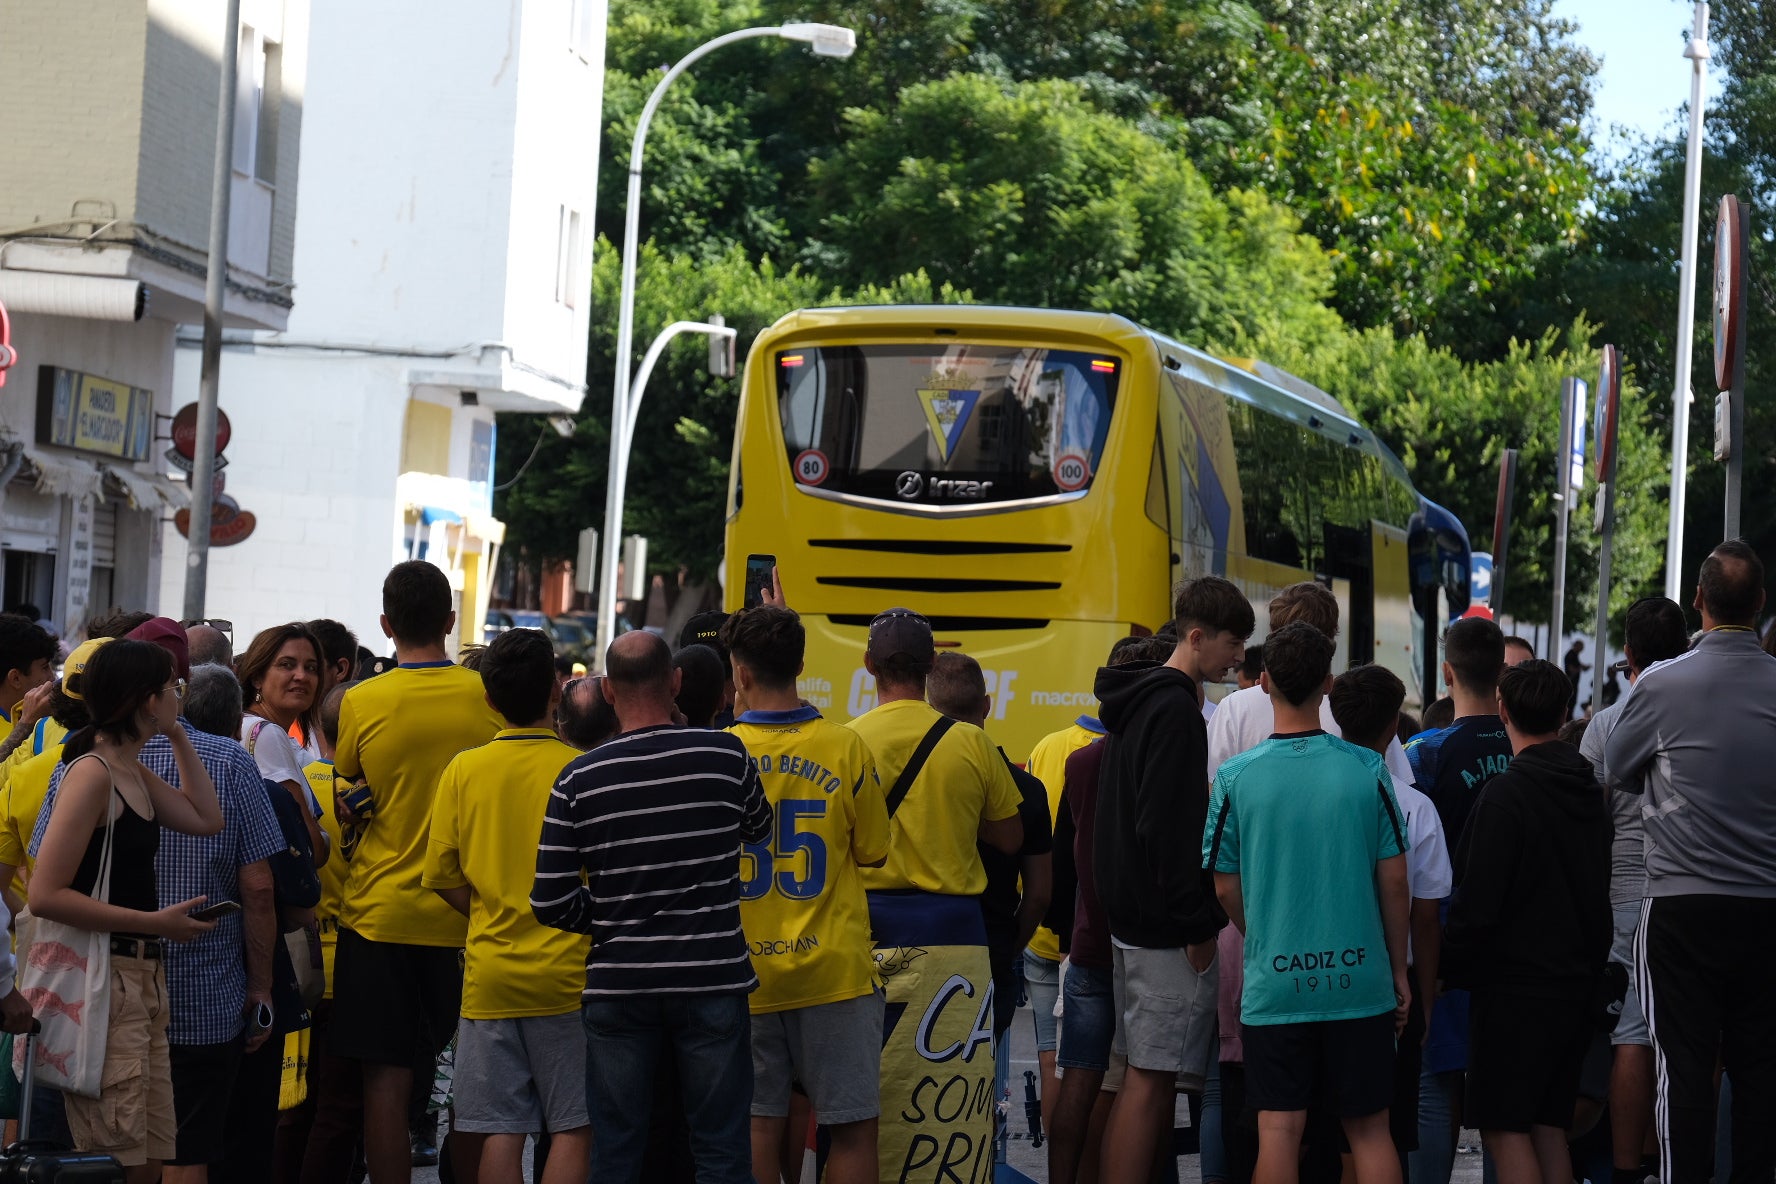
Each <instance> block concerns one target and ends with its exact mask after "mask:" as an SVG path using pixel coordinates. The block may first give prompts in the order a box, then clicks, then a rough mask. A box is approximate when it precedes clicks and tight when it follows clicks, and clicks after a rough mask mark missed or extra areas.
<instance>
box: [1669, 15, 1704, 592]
mask: <svg viewBox="0 0 1776 1184" xmlns="http://www.w3.org/2000/svg"><path fill="white" fill-rule="evenodd" d="M1709 56H1710V55H1709V49H1708V5H1707V3H1706V2H1703V3H1698V4H1697V5H1696V23H1695V27H1694V29H1693V30H1692V32H1691V35H1690V41H1689V44H1687V45H1686V46H1685V47H1684V57H1686V58H1688V59H1689V61H1690V142H1689V151H1688V154H1687V155H1686V156H1685V158H1684V212H1683V266H1682V269H1681V278H1680V279H1679V281H1678V282H1679V285H1680V286H1679V288H1678V292H1677V375H1676V379H1675V381H1674V382H1673V383H1672V391H1671V515H1670V519H1669V521H1668V522H1667V524H1666V531H1667V534H1666V538H1665V595H1666V596H1668V597H1670V598H1671V599H1672V600H1677V599H1678V595H1679V589H1678V583H1679V580H1680V577H1681V576H1682V573H1683V528H1684V499H1685V486H1686V484H1687V483H1688V481H1689V452H1690V351H1691V348H1692V347H1693V346H1694V344H1695V336H1696V237H1697V221H1698V219H1699V217H1700V210H1701V206H1702V101H1703V92H1704V90H1705V89H1706V83H1707V79H1708V59H1709Z"/></svg>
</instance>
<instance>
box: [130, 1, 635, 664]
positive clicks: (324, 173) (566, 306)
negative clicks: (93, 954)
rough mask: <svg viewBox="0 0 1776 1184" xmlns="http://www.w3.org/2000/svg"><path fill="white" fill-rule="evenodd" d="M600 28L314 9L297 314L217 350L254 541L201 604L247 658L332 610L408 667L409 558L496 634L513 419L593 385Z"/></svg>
mask: <svg viewBox="0 0 1776 1184" xmlns="http://www.w3.org/2000/svg"><path fill="white" fill-rule="evenodd" d="M605 20H606V3H605V2H604V0H598V2H591V0H429V2H428V0H378V2H377V3H374V4H364V3H361V2H358V0H311V14H310V22H311V34H310V43H311V46H312V48H311V52H310V59H309V63H308V80H309V81H308V87H307V92H308V99H307V102H306V105H305V108H304V112H303V122H302V152H303V156H302V171H303V193H302V206H301V210H300V214H299V216H298V221H297V227H296V230H297V233H296V252H295V265H294V274H295V282H296V286H297V291H298V293H299V296H300V298H299V300H298V303H297V305H296V308H295V309H294V310H293V312H292V314H291V316H290V318H289V323H288V326H287V328H286V329H285V330H284V331H283V332H279V333H248V332H242V333H231V334H229V344H228V346H227V348H226V349H225V350H224V353H223V356H222V376H221V407H222V410H223V411H224V412H225V413H226V414H227V416H228V417H229V420H230V423H231V426H232V429H233V433H232V441H231V442H230V443H229V445H228V447H227V449H226V453H225V455H226V456H227V458H228V466H227V468H226V469H225V476H226V479H227V492H228V494H229V496H231V497H233V498H234V499H235V500H236V501H237V502H238V504H239V505H240V506H241V507H242V509H243V510H245V511H249V512H251V513H252V514H253V515H254V518H255V522H256V525H255V529H254V532H253V533H252V535H251V536H250V537H248V538H247V539H245V540H244V541H242V542H240V543H238V544H235V545H231V546H227V547H218V548H214V549H212V550H211V552H210V569H209V586H208V596H207V601H206V611H207V613H208V614H209V615H211V616H213V617H221V618H226V619H229V620H232V621H233V622H234V623H235V626H236V629H235V638H236V646H237V648H238V647H241V646H244V645H245V643H246V641H247V640H248V639H250V637H251V635H252V634H253V633H254V632H256V631H257V630H259V629H261V628H264V627H266V626H269V625H273V624H278V623H281V622H284V621H289V620H303V619H313V618H316V617H332V618H334V619H336V620H339V621H343V622H344V623H345V624H346V625H348V626H350V627H351V628H352V629H353V630H355V631H356V632H357V633H358V635H359V637H360V639H361V640H362V641H363V643H364V644H365V645H367V646H369V647H370V648H371V649H372V650H376V651H378V652H387V649H388V643H387V642H386V641H385V640H384V638H383V635H382V632H381V630H380V628H379V626H378V619H379V615H380V613H381V583H382V577H383V575H384V573H385V572H386V571H387V570H388V568H389V567H390V565H392V564H393V563H395V562H397V561H399V560H402V559H408V558H420V559H427V560H430V561H432V562H435V563H437V564H438V565H439V566H440V567H442V568H443V569H444V570H445V572H446V573H447V574H448V575H449V577H450V580H451V585H452V587H453V589H455V591H456V593H457V594H458V598H459V599H458V615H459V631H458V637H459V638H460V640H461V641H464V642H469V641H478V640H479V639H480V634H481V630H480V621H481V619H482V617H483V615H484V613H485V611H486V606H487V600H488V595H489V592H490V588H491V584H492V579H493V572H494V563H495V559H496V556H497V551H498V547H499V545H500V543H501V540H502V538H503V534H504V527H503V525H502V524H501V523H499V522H498V521H497V520H495V519H494V517H493V514H492V508H493V486H494V484H495V481H496V477H495V474H494V472H493V455H494V442H495V441H494V435H495V432H494V414H495V412H498V411H521V412H531V413H536V414H537V415H538V419H537V421H536V425H537V428H538V429H539V430H541V429H544V426H545V421H544V420H543V419H542V418H541V417H542V416H543V415H547V414H551V413H553V414H563V413H572V412H574V411H577V410H578V409H579V405H580V401H581V398H582V396H583V394H584V392H585V374H586V350H587V329H588V324H589V320H590V307H589V303H590V296H589V293H590V288H591V279H590V269H591V257H592V213H593V203H594V199H595V196H596V192H597V167H598V140H599V127H600V108H601V97H602V90H603V81H604V70H603V59H604V31H605ZM198 340H199V338H198V335H197V334H196V333H195V332H188V333H185V334H182V335H181V336H180V339H179V345H180V349H179V350H178V358H177V367H176V373H175V375H174V386H175V387H176V388H177V389H178V390H179V391H180V392H181V393H182V394H185V395H188V396H189V397H195V392H196V390H197V384H198V371H199V351H198V348H197V346H198ZM526 430H527V431H528V428H527V429H526ZM175 552H177V555H176V556H175ZM182 559H183V551H182V549H181V548H179V547H176V546H170V547H169V561H168V562H167V563H166V564H165V565H164V567H163V571H164V573H165V574H164V580H165V583H164V588H163V596H166V597H172V598H173V600H176V599H177V595H178V589H179V588H180V587H182V580H183V562H182Z"/></svg>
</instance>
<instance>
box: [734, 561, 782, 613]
mask: <svg viewBox="0 0 1776 1184" xmlns="http://www.w3.org/2000/svg"><path fill="white" fill-rule="evenodd" d="M776 572H777V556H775V555H748V556H747V557H746V598H745V600H744V601H743V602H742V603H743V605H744V606H745V607H746V608H757V607H758V606H759V605H761V604H763V603H764V602H765V589H766V588H770V587H772V586H773V581H774V580H775V579H776Z"/></svg>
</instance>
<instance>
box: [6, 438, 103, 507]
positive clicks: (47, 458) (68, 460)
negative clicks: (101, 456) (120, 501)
mask: <svg viewBox="0 0 1776 1184" xmlns="http://www.w3.org/2000/svg"><path fill="white" fill-rule="evenodd" d="M25 463H26V464H28V465H30V466H31V467H32V468H33V469H34V470H36V473H37V492H39V493H47V494H51V495H53V496H56V497H71V498H74V499H75V500H77V501H85V500H87V499H88V498H94V497H97V496H98V495H99V486H100V484H101V483H102V482H103V481H104V476H103V475H102V474H101V473H100V472H99V470H98V467H97V466H96V465H90V464H88V463H87V462H86V461H83V460H78V459H76V458H75V457H72V456H57V455H54V454H50V453H46V452H43V451H42V450H40V449H37V448H32V447H30V446H29V445H26V446H25Z"/></svg>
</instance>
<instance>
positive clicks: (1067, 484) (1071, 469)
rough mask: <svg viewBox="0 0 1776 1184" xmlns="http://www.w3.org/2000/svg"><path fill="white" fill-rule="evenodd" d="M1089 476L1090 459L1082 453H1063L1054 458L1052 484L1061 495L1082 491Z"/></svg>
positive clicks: (1089, 478)
mask: <svg viewBox="0 0 1776 1184" xmlns="http://www.w3.org/2000/svg"><path fill="white" fill-rule="evenodd" d="M1091 475H1092V474H1091V458H1090V457H1088V456H1086V454H1085V453H1083V452H1077V451H1068V452H1063V453H1061V455H1060V456H1058V457H1056V458H1055V463H1054V483H1055V487H1056V488H1057V489H1059V490H1060V491H1061V492H1062V493H1072V492H1074V491H1075V490H1079V489H1084V488H1085V487H1086V485H1087V484H1088V483H1089V482H1090V481H1091Z"/></svg>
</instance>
